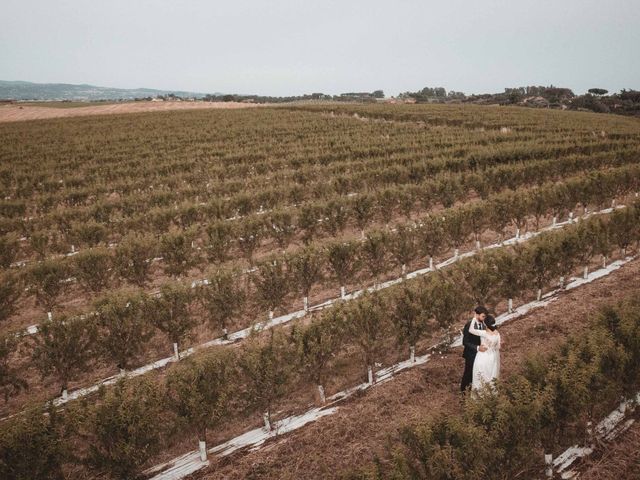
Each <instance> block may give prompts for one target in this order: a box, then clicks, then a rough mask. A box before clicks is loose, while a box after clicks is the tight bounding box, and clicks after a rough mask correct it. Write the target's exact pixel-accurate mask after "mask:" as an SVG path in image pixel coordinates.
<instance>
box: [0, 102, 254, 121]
mask: <svg viewBox="0 0 640 480" xmlns="http://www.w3.org/2000/svg"><path fill="white" fill-rule="evenodd" d="M258 106H259V105H258V104H254V103H241V102H148V101H145V102H124V103H115V104H110V105H91V106H87V107H77V108H54V107H42V106H28V105H17V104H11V105H3V106H0V123H2V122H20V121H24V120H42V119H48V118H63V117H64V118H66V117H81V116H87V115H118V114H123V113H141V112H165V111H169V110H201V109H235V108H253V107H258Z"/></svg>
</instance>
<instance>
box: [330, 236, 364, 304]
mask: <svg viewBox="0 0 640 480" xmlns="http://www.w3.org/2000/svg"><path fill="white" fill-rule="evenodd" d="M326 248H327V261H328V263H329V267H330V270H331V273H332V274H333V276H334V277H335V278H336V280H338V282H339V283H340V298H344V297H345V295H346V285H347V283H349V282H350V281H351V280H353V278H354V277H355V275H356V273H357V272H358V271H359V270H360V258H359V255H358V252H359V245H358V244H357V243H355V242H336V243H331V244H329V245H328V246H327V247H326Z"/></svg>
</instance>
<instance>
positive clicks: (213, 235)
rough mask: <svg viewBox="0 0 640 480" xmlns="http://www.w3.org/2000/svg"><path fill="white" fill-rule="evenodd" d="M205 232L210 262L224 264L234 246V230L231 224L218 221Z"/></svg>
mask: <svg viewBox="0 0 640 480" xmlns="http://www.w3.org/2000/svg"><path fill="white" fill-rule="evenodd" d="M205 231H206V233H207V243H206V245H205V248H206V251H207V257H208V259H209V261H211V262H218V263H222V262H224V261H225V260H226V259H227V256H228V254H229V249H230V248H231V245H232V244H233V229H232V226H231V224H230V222H227V221H224V220H218V221H217V222H213V223H209V224H207V226H206V228H205Z"/></svg>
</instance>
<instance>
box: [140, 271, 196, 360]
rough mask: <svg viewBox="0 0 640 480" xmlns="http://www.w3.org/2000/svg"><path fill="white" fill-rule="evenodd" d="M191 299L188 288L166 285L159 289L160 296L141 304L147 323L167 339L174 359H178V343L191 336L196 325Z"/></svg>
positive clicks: (174, 284) (173, 284) (172, 284)
mask: <svg viewBox="0 0 640 480" xmlns="http://www.w3.org/2000/svg"><path fill="white" fill-rule="evenodd" d="M192 297H193V294H192V291H191V289H190V288H189V287H187V286H185V285H181V284H178V283H167V284H164V285H162V286H161V287H160V295H158V296H155V297H149V298H147V300H146V301H145V302H144V304H143V308H144V312H145V315H146V317H147V318H148V321H149V323H151V324H152V325H154V326H155V327H156V328H157V329H158V330H160V331H161V332H162V333H164V334H166V335H167V337H169V341H171V343H172V344H173V354H174V355H175V357H176V359H179V358H180V349H179V347H180V343H182V342H183V341H184V340H185V339H187V338H188V337H189V336H190V335H191V332H192V330H193V328H194V327H195V326H196V325H197V320H196V318H195V317H194V316H193V315H192V313H191V311H190V304H191V301H192V299H193V298H192Z"/></svg>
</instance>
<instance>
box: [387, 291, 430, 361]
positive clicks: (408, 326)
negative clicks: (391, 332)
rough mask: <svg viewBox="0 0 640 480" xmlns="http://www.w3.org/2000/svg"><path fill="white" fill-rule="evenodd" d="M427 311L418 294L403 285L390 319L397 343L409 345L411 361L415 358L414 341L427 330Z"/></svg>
mask: <svg viewBox="0 0 640 480" xmlns="http://www.w3.org/2000/svg"><path fill="white" fill-rule="evenodd" d="M428 313H429V312H428V311H427V310H425V309H424V308H423V305H422V302H421V299H420V295H419V294H418V292H416V291H415V290H414V289H412V288H410V287H407V286H405V287H404V288H403V289H402V290H401V291H400V292H399V294H398V296H397V297H396V298H395V304H394V305H393V308H392V313H391V320H392V321H393V324H394V326H395V331H396V338H397V341H398V345H404V344H408V345H409V359H410V361H411V363H413V362H415V358H416V343H417V342H418V340H420V338H421V337H422V336H423V335H424V334H425V332H426V331H427V326H428V324H427V322H428V320H429V316H428Z"/></svg>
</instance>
